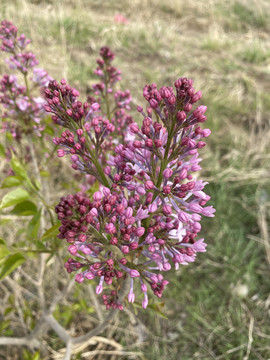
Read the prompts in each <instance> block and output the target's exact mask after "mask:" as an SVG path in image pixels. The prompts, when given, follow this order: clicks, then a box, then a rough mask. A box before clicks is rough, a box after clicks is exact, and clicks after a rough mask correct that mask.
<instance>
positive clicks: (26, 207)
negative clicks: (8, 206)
mask: <svg viewBox="0 0 270 360" xmlns="http://www.w3.org/2000/svg"><path fill="white" fill-rule="evenodd" d="M36 212H37V207H36V205H35V204H34V203H33V202H32V201H29V200H26V201H23V202H21V203H20V204H17V205H16V206H15V207H14V209H13V210H12V211H11V212H10V213H11V214H13V215H21V216H29V215H35V214H36Z"/></svg>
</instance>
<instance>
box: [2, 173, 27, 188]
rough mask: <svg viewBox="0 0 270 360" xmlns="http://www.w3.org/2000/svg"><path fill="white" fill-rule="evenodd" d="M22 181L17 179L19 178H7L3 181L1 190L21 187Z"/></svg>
mask: <svg viewBox="0 0 270 360" xmlns="http://www.w3.org/2000/svg"><path fill="white" fill-rule="evenodd" d="M21 183H22V180H21V179H20V178H19V176H8V177H6V178H5V180H4V181H3V182H2V184H1V188H2V189H4V188H9V187H13V186H19V185H21Z"/></svg>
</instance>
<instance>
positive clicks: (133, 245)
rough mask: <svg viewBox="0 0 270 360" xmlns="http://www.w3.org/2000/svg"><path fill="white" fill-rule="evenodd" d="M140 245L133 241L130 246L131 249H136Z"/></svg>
mask: <svg viewBox="0 0 270 360" xmlns="http://www.w3.org/2000/svg"><path fill="white" fill-rule="evenodd" d="M138 246H139V245H138V243H136V242H132V243H131V244H130V246H129V247H130V249H131V250H135V249H137V248H138Z"/></svg>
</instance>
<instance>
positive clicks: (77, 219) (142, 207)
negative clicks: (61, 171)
mask: <svg viewBox="0 0 270 360" xmlns="http://www.w3.org/2000/svg"><path fill="white" fill-rule="evenodd" d="M101 55H102V59H101V60H102V61H99V62H98V63H99V68H98V70H97V71H96V73H98V76H100V77H103V78H107V79H108V78H110V76H111V74H117V71H116V70H111V69H110V68H108V63H109V64H110V62H111V61H112V60H113V59H114V54H113V53H112V52H111V50H110V49H108V48H102V49H101ZM106 63H107V66H105V65H104V64H106ZM108 74H109V75H108ZM112 79H115V76H114V75H113V76H112ZM113 82H114V80H112V81H111V83H113ZM108 83H109V81H107V83H106V84H107V85H106V84H105V83H104V82H103V83H101V84H102V85H100V86H95V87H94V89H95V91H96V95H101V99H103V100H104V101H105V103H106V93H107V91H108ZM119 94H120V93H117V96H116V98H117V99H118V100H117V101H119ZM45 95H46V98H47V105H46V106H45V110H46V111H47V112H51V113H53V117H52V118H53V121H54V122H55V123H56V124H58V125H60V126H62V127H64V128H65V130H64V131H63V132H62V135H61V137H59V138H55V139H54V143H55V144H56V145H59V146H60V147H59V149H58V156H59V157H62V156H65V155H66V154H70V155H71V162H72V167H73V168H74V169H76V170H79V171H81V172H82V173H85V174H87V175H91V176H93V177H94V178H96V179H97V181H99V183H100V188H99V191H96V192H95V193H94V194H93V196H92V198H91V199H90V198H89V196H87V195H86V194H84V193H78V194H76V195H68V196H66V197H63V198H61V201H60V203H59V204H58V205H57V206H56V208H55V210H56V213H57V215H58V219H59V220H60V221H61V224H62V225H61V226H60V228H59V231H60V234H59V235H58V236H59V238H60V239H66V241H67V242H68V244H69V247H68V251H69V252H70V254H71V255H72V256H73V257H72V258H70V259H69V260H68V261H67V262H66V264H65V267H66V269H67V271H68V272H70V273H71V272H73V271H76V272H77V275H76V281H77V282H80V283H81V282H83V281H86V280H88V279H94V278H97V279H98V285H97V288H96V293H97V294H101V293H102V294H103V295H102V299H103V302H104V304H105V305H106V307H107V308H111V307H112V308H118V309H122V308H123V305H122V304H121V303H120V301H119V298H118V292H119V289H120V288H121V287H122V286H123V282H124V281H129V283H130V291H129V294H128V297H127V298H128V301H129V302H131V303H133V302H134V301H135V299H136V294H135V290H134V284H135V283H139V285H140V289H141V292H142V295H143V300H142V307H143V308H146V307H147V305H148V291H149V290H150V289H151V290H152V292H153V293H154V294H155V295H156V296H157V297H161V296H162V294H163V291H164V289H165V287H166V286H167V285H168V281H167V280H166V279H165V278H164V277H163V276H164V273H166V272H167V271H170V270H171V269H172V268H173V267H174V268H175V269H178V268H179V266H180V265H187V264H189V263H191V262H194V261H195V260H196V256H197V253H199V252H205V251H206V250H205V248H206V243H204V239H203V238H200V237H199V232H200V230H201V224H200V221H201V217H202V215H203V216H208V217H213V216H214V212H215V209H214V208H213V207H212V206H206V205H207V203H208V201H209V200H210V196H208V195H207V194H206V193H205V192H204V187H205V185H206V184H207V183H206V182H203V181H202V180H198V179H197V178H196V176H195V174H194V173H197V172H198V171H199V170H200V169H201V167H200V165H199V163H200V161H201V158H199V156H198V151H199V149H201V148H203V147H204V146H205V142H204V141H203V139H204V138H206V137H207V136H209V135H210V130H209V129H204V130H203V129H202V128H201V127H200V125H201V123H203V122H205V121H206V120H207V118H206V116H205V112H206V106H202V105H200V106H197V107H195V109H193V107H194V104H195V103H197V102H198V101H199V100H200V98H201V95H202V94H201V92H200V91H198V92H195V90H194V88H193V81H192V80H190V79H187V78H179V79H177V80H176V81H175V83H174V88H173V87H164V86H163V87H161V88H160V89H158V88H157V86H156V84H151V85H146V86H145V87H144V90H143V95H144V97H145V99H146V101H147V102H148V107H147V109H146V112H145V111H144V110H143V108H142V107H138V112H139V113H140V116H142V117H143V121H142V125H141V126H139V125H138V124H136V123H135V122H134V121H132V122H131V123H130V124H129V129H127V130H128V132H129V134H130V137H129V139H130V140H129V141H128V142H123V132H122V131H120V134H119V132H118V131H116V127H115V126H114V122H113V119H112V118H111V117H110V116H109V113H108V112H107V110H108V106H106V104H105V106H104V103H103V102H102V101H98V102H94V100H93V99H94V98H93V99H92V100H91V102H90V104H91V105H90V104H89V103H84V104H82V103H81V102H79V101H78V95H79V94H78V92H77V90H75V89H73V88H71V87H70V86H69V85H67V84H66V82H65V81H62V82H61V85H59V84H58V83H57V82H56V81H51V82H50V83H49V86H48V88H47V89H46V90H45ZM120 95H121V97H122V98H124V99H125V98H126V95H128V96H130V95H129V93H127V92H123V93H121V94H120ZM124 101H125V100H124ZM122 103H123V102H122V100H121V101H120V103H118V106H121V105H122ZM123 104H124V103H123ZM124 106H126V105H124ZM122 109H123V108H122ZM103 111H104V112H105V113H106V116H104V115H103ZM108 137H112V138H113V141H112V142H111V144H113V146H110V147H109V148H108V152H107V153H106V156H105V158H104V154H103V156H101V149H102V144H103V141H105V140H106V139H107V138H108ZM110 287H113V290H112V291H110V293H107V294H104V291H106V289H108V288H110Z"/></svg>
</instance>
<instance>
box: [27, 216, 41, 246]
mask: <svg viewBox="0 0 270 360" xmlns="http://www.w3.org/2000/svg"><path fill="white" fill-rule="evenodd" d="M40 216H41V209H40V210H39V211H38V212H37V213H36V214H35V215H34V216H33V217H32V219H31V221H30V222H29V224H28V228H27V237H28V238H30V240H32V239H36V238H37V237H38V231H39V226H40Z"/></svg>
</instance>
